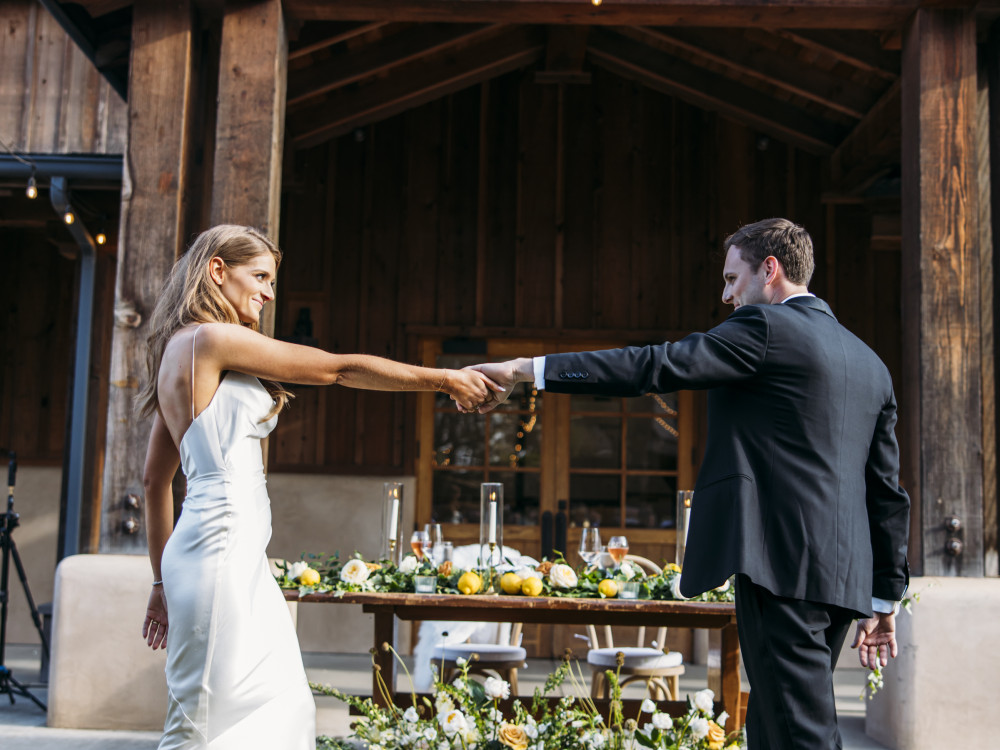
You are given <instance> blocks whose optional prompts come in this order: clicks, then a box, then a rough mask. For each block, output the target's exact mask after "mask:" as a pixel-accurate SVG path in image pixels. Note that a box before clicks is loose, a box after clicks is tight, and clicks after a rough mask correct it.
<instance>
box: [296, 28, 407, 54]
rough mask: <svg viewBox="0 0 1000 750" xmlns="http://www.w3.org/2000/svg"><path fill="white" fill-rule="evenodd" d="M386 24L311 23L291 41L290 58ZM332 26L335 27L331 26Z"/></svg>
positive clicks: (375, 29)
mask: <svg viewBox="0 0 1000 750" xmlns="http://www.w3.org/2000/svg"><path fill="white" fill-rule="evenodd" d="M386 25H387V24H386V22H385V21H369V22H364V21H361V22H350V23H337V22H331V23H329V24H324V23H311V24H309V25H308V26H306V27H305V28H304V29H303V30H302V33H301V34H300V35H299V38H298V39H296V40H295V42H289V45H288V59H289V60H298V59H299V58H300V57H305V56H306V55H311V54H312V53H313V52H318V51H319V50H321V49H326V48H327V47H333V46H334V45H337V44H340V43H342V42H347V41H350V40H351V39H354V38H356V37H359V36H364V35H365V34H370V33H371V32H373V31H378V30H379V29H381V28H382V27H383V26H386ZM331 26H332V27H334V28H330V27H331Z"/></svg>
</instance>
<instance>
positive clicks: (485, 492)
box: [479, 482, 503, 594]
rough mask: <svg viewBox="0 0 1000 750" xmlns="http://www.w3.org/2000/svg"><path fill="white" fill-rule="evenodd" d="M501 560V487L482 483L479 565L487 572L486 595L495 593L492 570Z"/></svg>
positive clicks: (498, 484)
mask: <svg viewBox="0 0 1000 750" xmlns="http://www.w3.org/2000/svg"><path fill="white" fill-rule="evenodd" d="M498 549H499V552H498V551H497V550H498ZM502 559H503V485H502V484H500V483H499V482H483V484H482V487H481V488H480V490H479V564H480V566H481V567H482V568H485V569H486V570H487V573H486V575H487V577H488V579H489V588H487V589H486V593H487V594H495V593H497V591H496V586H495V584H494V582H493V568H494V567H495V566H496V565H497V564H498V563H500V562H501V560H502Z"/></svg>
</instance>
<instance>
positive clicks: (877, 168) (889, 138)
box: [830, 81, 901, 193]
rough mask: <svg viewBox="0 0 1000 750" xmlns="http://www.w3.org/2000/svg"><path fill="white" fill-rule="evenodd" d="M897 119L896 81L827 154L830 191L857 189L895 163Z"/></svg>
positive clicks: (898, 87) (898, 153)
mask: <svg viewBox="0 0 1000 750" xmlns="http://www.w3.org/2000/svg"><path fill="white" fill-rule="evenodd" d="M900 119H901V104H900V84H899V82H898V81H897V82H896V83H894V84H892V86H890V87H889V90H888V91H886V92H885V94H883V95H882V98H881V99H879V101H878V103H877V104H876V105H875V106H874V107H872V109H871V112H869V113H868V116H867V117H865V119H864V120H862V121H861V122H859V123H858V124H857V126H856V127H855V128H854V130H852V131H851V134H850V135H848V136H847V137H846V138H845V139H844V140H843V142H842V143H841V144H840V145H839V146H837V150H836V151H834V152H833V153H832V154H831V155H830V182H831V189H832V190H833V191H834V192H845V193H856V192H860V191H862V190H863V189H864V188H865V187H866V186H867V185H868V184H869V183H870V182H871V181H872V180H873V179H876V178H877V177H879V176H880V175H881V174H883V173H884V172H885V170H886V169H887V168H888V167H889V166H891V165H896V164H899V159H900V142H901V125H900Z"/></svg>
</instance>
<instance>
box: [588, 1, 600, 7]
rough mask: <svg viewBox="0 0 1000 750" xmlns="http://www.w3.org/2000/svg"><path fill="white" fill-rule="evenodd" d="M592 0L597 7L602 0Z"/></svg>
mask: <svg viewBox="0 0 1000 750" xmlns="http://www.w3.org/2000/svg"><path fill="white" fill-rule="evenodd" d="M590 2H592V3H593V4H594V6H595V7H596V6H598V5H600V4H601V0H590Z"/></svg>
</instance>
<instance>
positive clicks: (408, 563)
mask: <svg viewBox="0 0 1000 750" xmlns="http://www.w3.org/2000/svg"><path fill="white" fill-rule="evenodd" d="M417 565H419V563H418V562H417V558H416V557H415V556H414V555H407V556H406V557H404V558H403V560H402V562H400V563H399V572H400V573H413V572H414V571H415V570H416V569H417Z"/></svg>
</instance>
